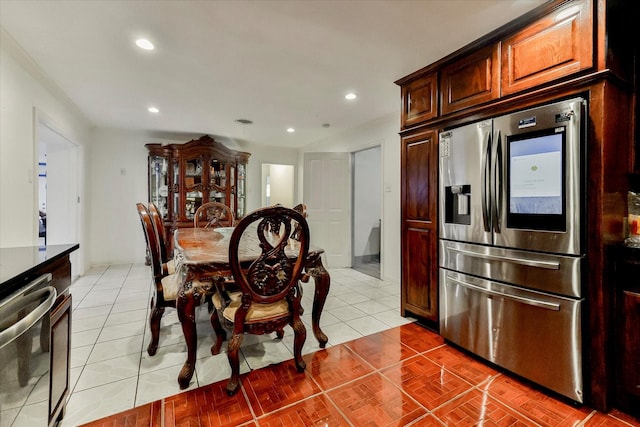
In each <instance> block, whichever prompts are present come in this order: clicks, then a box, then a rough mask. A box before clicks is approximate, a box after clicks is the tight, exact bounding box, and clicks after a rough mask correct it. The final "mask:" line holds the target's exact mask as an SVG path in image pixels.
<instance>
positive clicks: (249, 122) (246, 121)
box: [234, 119, 253, 125]
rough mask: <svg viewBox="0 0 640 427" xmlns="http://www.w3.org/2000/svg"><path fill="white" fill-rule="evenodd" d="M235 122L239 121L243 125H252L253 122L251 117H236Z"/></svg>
mask: <svg viewBox="0 0 640 427" xmlns="http://www.w3.org/2000/svg"><path fill="white" fill-rule="evenodd" d="M234 122H236V123H239V124H241V125H250V124H252V123H253V122H252V121H251V120H249V119H235V120H234Z"/></svg>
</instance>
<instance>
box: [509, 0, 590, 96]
mask: <svg viewBox="0 0 640 427" xmlns="http://www.w3.org/2000/svg"><path fill="white" fill-rule="evenodd" d="M593 61H594V59H593V12H592V7H591V3H590V2H587V1H573V2H569V3H568V4H567V5H565V6H564V7H561V8H559V9H557V10H555V11H553V12H552V13H551V14H549V15H546V16H544V17H542V18H541V19H538V20H537V21H535V22H533V23H532V24H531V25H529V26H527V27H525V28H523V29H522V30H521V31H518V32H517V33H515V34H514V35H512V36H511V37H508V38H506V39H504V40H503V42H502V95H503V96H504V95H509V94H512V93H514V92H519V91H521V90H524V89H529V88H532V87H534V86H538V85H540V84H542V83H547V82H549V81H552V80H555V79H558V78H561V77H564V76H568V75H571V74H574V73H577V72H579V71H582V70H586V69H589V68H591V67H592V66H593Z"/></svg>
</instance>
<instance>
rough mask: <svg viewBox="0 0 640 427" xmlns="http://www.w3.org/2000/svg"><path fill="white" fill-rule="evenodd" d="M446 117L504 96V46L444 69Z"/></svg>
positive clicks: (442, 85)
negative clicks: (502, 73)
mask: <svg viewBox="0 0 640 427" xmlns="http://www.w3.org/2000/svg"><path fill="white" fill-rule="evenodd" d="M440 88H441V89H440V90H441V92H440V93H441V96H442V103H441V105H442V114H449V113H452V112H454V111H458V110H462V109H463V108H467V107H470V106H471V105H477V104H482V103H485V102H487V101H491V100H494V99H496V98H498V96H500V44H499V43H495V44H492V45H489V46H486V47H484V48H482V49H479V50H477V51H475V52H473V53H472V54H470V55H468V56H465V57H463V58H461V59H459V60H457V61H455V62H453V63H451V64H449V65H447V66H445V67H444V68H443V69H442V75H441V77H440Z"/></svg>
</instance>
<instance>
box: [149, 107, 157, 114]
mask: <svg viewBox="0 0 640 427" xmlns="http://www.w3.org/2000/svg"><path fill="white" fill-rule="evenodd" d="M147 110H148V111H149V112H150V113H154V114H157V113H159V112H160V110H158V109H157V108H156V107H149V108H148V109H147Z"/></svg>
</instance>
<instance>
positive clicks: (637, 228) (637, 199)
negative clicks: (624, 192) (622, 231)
mask: <svg viewBox="0 0 640 427" xmlns="http://www.w3.org/2000/svg"><path fill="white" fill-rule="evenodd" d="M627 197H628V199H627V203H628V211H629V216H628V218H627V225H628V230H629V233H628V237H627V238H626V239H625V244H626V245H627V246H631V247H634V248H640V193H634V192H633V191H629V193H628V196H627Z"/></svg>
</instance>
